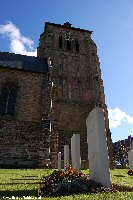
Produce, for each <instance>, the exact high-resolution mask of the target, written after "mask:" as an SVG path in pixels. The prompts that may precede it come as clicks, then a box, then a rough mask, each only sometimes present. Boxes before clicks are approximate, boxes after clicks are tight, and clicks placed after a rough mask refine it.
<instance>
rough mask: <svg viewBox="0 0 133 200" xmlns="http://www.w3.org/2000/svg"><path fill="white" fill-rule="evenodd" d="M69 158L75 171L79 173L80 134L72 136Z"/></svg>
mask: <svg viewBox="0 0 133 200" xmlns="http://www.w3.org/2000/svg"><path fill="white" fill-rule="evenodd" d="M71 157H72V166H73V167H74V168H75V170H76V171H79V170H80V169H81V158H80V134H73V136H72V138H71Z"/></svg>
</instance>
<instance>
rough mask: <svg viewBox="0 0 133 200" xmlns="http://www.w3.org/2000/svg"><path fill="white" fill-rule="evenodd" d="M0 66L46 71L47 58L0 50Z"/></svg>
mask: <svg viewBox="0 0 133 200" xmlns="http://www.w3.org/2000/svg"><path fill="white" fill-rule="evenodd" d="M0 66H1V67H8V68H18V69H22V70H23V69H24V70H28V71H35V72H45V73H47V72H48V63H47V60H45V59H42V58H39V57H34V56H25V55H20V54H14V53H8V52H0Z"/></svg>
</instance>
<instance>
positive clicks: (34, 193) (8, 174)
mask: <svg viewBox="0 0 133 200" xmlns="http://www.w3.org/2000/svg"><path fill="white" fill-rule="evenodd" d="M51 172H52V170H48V169H45V170H44V169H0V199H7V198H3V197H10V198H11V197H12V196H15V197H19V198H18V199H24V198H22V197H23V196H31V197H32V198H33V199H37V197H38V188H39V185H40V180H41V177H42V176H47V175H49V174H50V173H51ZM83 173H86V174H88V170H83ZM111 176H112V183H113V185H114V186H115V187H117V188H118V189H119V191H120V192H117V193H97V194H87V195H74V196H69V197H67V196H66V197H58V198H42V200H43V199H44V200H45V199H50V200H53V199H56V200H67V199H68V200H72V199H77V200H80V199H81V200H85V199H90V200H95V199H96V200H100V199H103V200H105V199H107V200H112V199H114V200H115V199H123V200H133V176H128V175H127V170H126V169H119V170H112V171H111ZM29 199H31V198H29Z"/></svg>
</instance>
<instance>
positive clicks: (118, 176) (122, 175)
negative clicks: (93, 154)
mask: <svg viewBox="0 0 133 200" xmlns="http://www.w3.org/2000/svg"><path fill="white" fill-rule="evenodd" d="M114 176H116V177H125V176H123V175H114Z"/></svg>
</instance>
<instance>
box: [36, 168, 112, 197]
mask: <svg viewBox="0 0 133 200" xmlns="http://www.w3.org/2000/svg"><path fill="white" fill-rule="evenodd" d="M107 191H109V192H110V191H112V192H114V191H115V190H114V189H109V188H105V187H102V185H101V184H100V183H96V182H95V181H92V180H90V179H89V176H86V175H85V174H83V173H81V172H76V171H75V170H74V168H72V167H69V168H68V169H67V170H66V171H56V170H55V171H54V172H53V173H52V174H51V175H49V176H46V177H43V179H42V182H41V186H40V189H39V195H40V196H55V197H56V196H65V195H67V196H68V195H72V194H80V193H96V192H107Z"/></svg>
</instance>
